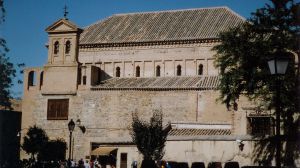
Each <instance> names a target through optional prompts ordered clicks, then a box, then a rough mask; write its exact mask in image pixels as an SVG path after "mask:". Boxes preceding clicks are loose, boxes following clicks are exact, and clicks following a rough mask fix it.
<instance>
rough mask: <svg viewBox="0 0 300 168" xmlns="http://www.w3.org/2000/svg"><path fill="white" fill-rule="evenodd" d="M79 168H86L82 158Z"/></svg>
mask: <svg viewBox="0 0 300 168" xmlns="http://www.w3.org/2000/svg"><path fill="white" fill-rule="evenodd" d="M78 167H79V168H84V162H83V159H82V158H81V159H80V160H79V161H78Z"/></svg>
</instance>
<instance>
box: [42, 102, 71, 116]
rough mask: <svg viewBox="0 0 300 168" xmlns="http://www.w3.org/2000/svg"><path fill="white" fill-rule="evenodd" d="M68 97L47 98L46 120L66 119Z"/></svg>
mask: <svg viewBox="0 0 300 168" xmlns="http://www.w3.org/2000/svg"><path fill="white" fill-rule="evenodd" d="M68 114H69V99H49V100H48V108H47V119H48V120H67V119H68Z"/></svg>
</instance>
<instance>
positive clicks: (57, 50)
mask: <svg viewBox="0 0 300 168" xmlns="http://www.w3.org/2000/svg"><path fill="white" fill-rule="evenodd" d="M58 52H59V42H58V41H56V42H55V43H54V54H58Z"/></svg>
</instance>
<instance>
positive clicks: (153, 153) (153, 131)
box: [131, 110, 168, 160]
mask: <svg viewBox="0 0 300 168" xmlns="http://www.w3.org/2000/svg"><path fill="white" fill-rule="evenodd" d="M132 120H133V121H132V133H131V137H132V140H133V142H134V143H135V144H136V145H137V148H138V150H139V151H140V152H141V153H142V154H143V156H144V160H160V159H161V158H162V157H163V156H164V147H165V142H166V140H167V135H168V130H165V129H163V125H162V121H163V118H162V112H161V111H159V110H156V111H154V112H153V116H152V117H151V119H150V122H146V121H143V120H141V119H140V118H139V117H138V114H137V113H133V114H132Z"/></svg>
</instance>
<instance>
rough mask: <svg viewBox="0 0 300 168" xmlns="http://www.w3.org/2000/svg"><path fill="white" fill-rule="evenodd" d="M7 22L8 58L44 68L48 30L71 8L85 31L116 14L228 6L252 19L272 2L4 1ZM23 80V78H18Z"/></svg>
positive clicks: (19, 89) (71, 14) (17, 87)
mask: <svg viewBox="0 0 300 168" xmlns="http://www.w3.org/2000/svg"><path fill="white" fill-rule="evenodd" d="M4 1H5V2H4V5H5V8H6V18H5V19H6V21H5V23H4V26H1V29H0V35H1V36H4V38H5V39H6V41H7V46H8V48H9V49H10V52H9V53H8V56H9V57H10V59H11V61H12V62H14V63H25V64H26V67H39V66H43V65H44V64H45V63H46V60H47V49H46V47H45V44H46V43H47V33H46V32H45V29H46V27H48V26H49V25H51V24H52V23H53V22H55V21H56V20H58V19H60V18H62V17H63V7H64V6H65V4H67V6H68V11H69V15H68V18H69V19H70V20H71V21H72V22H73V23H76V24H77V26H79V27H81V28H83V27H85V26H87V25H90V24H92V23H95V22H97V21H98V20H102V19H104V18H105V17H108V16H110V15H113V14H116V13H132V12H144V11H161V10H172V9H188V8H203V7H215V6H228V7H229V8H231V9H232V10H233V11H235V12H236V13H238V14H240V15H241V16H243V17H245V18H249V17H250V14H251V12H254V11H255V10H256V9H257V8H260V7H263V6H264V4H265V3H269V0H4ZM18 77H19V78H21V79H23V76H22V75H18ZM22 90H23V86H22V85H18V84H15V86H14V87H13V88H12V91H13V94H14V96H22Z"/></svg>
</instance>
